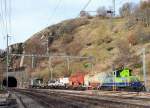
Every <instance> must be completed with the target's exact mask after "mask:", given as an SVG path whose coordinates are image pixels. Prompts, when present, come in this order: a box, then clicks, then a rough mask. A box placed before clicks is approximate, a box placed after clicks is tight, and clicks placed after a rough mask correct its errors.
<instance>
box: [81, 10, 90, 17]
mask: <svg viewBox="0 0 150 108" xmlns="http://www.w3.org/2000/svg"><path fill="white" fill-rule="evenodd" d="M80 17H90V14H89V13H88V12H87V11H81V12H80Z"/></svg>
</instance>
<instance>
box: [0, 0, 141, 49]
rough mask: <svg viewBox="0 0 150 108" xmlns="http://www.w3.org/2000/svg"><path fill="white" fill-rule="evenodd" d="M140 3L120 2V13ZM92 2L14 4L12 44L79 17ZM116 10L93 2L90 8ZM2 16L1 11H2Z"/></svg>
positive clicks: (1, 45)
mask: <svg viewBox="0 0 150 108" xmlns="http://www.w3.org/2000/svg"><path fill="white" fill-rule="evenodd" d="M128 1H131V2H134V3H138V2H139V1H140V0H116V10H118V9H119V8H120V7H121V5H122V4H123V3H125V2H128ZM87 2H88V0H11V29H9V31H11V32H9V35H10V36H11V37H10V38H9V44H13V43H18V42H24V41H26V40H27V39H28V38H30V37H31V36H32V35H33V34H35V33H37V32H39V31H41V30H42V29H44V28H46V27H47V26H50V25H53V24H56V23H58V22H61V21H63V20H66V19H70V18H75V17H77V16H78V14H79V12H80V11H81V9H82V8H83V7H84V6H85V4H86V3H87ZM100 6H105V7H107V8H110V7H112V0H92V1H91V3H90V4H89V5H88V7H87V8H86V10H87V11H95V10H96V9H97V8H98V7H100ZM0 12H1V11H0ZM1 25H2V18H1V16H0V49H5V48H6V34H5V33H4V31H3V29H2V28H3V26H1Z"/></svg>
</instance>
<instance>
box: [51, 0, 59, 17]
mask: <svg viewBox="0 0 150 108" xmlns="http://www.w3.org/2000/svg"><path fill="white" fill-rule="evenodd" d="M60 3H61V0H58V3H57V5H56V6H55V8H54V10H53V12H52V15H51V20H53V18H54V16H55V14H56V12H57V9H58V8H59V5H60Z"/></svg>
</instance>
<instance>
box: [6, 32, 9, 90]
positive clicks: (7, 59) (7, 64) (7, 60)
mask: <svg viewBox="0 0 150 108" xmlns="http://www.w3.org/2000/svg"><path fill="white" fill-rule="evenodd" d="M6 38H7V42H6V43H7V58H6V62H7V63H6V79H7V80H6V87H7V89H8V86H9V85H8V71H9V70H8V66H9V46H8V40H9V39H8V38H9V36H8V34H7V36H6Z"/></svg>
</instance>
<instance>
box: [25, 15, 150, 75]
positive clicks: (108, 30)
mask: <svg viewBox="0 0 150 108" xmlns="http://www.w3.org/2000/svg"><path fill="white" fill-rule="evenodd" d="M47 40H48V42H47ZM47 44H48V45H47ZM24 45H25V48H24V50H25V53H26V54H46V53H47V46H48V52H49V54H51V55H56V54H57V55H71V56H84V57H93V58H94V59H93V60H90V59H83V60H82V59H71V60H70V70H68V69H67V65H66V59H64V58H53V59H52V67H53V72H54V73H53V74H54V75H53V76H55V77H59V76H68V75H70V74H72V73H74V72H76V71H84V72H87V71H88V72H103V71H110V70H111V69H112V67H115V68H117V67H119V66H122V65H124V66H128V67H130V68H132V69H135V70H137V71H138V72H139V71H140V69H141V66H142V61H141V58H140V56H139V55H138V52H139V51H140V50H141V49H142V48H143V47H146V48H147V52H146V55H147V57H149V56H150V55H149V52H148V50H149V48H150V27H146V26H144V25H142V24H141V23H138V22H137V23H135V24H134V25H130V26H129V24H128V23H127V19H125V18H115V19H113V20H112V21H111V22H110V19H109V18H101V17H92V18H78V19H72V20H66V21H63V22H61V23H59V24H56V25H53V26H50V27H47V28H45V29H44V30H42V31H40V32H39V33H36V34H35V35H33V36H32V37H31V38H30V39H28V40H27V41H26V42H25V44H24ZM25 64H28V65H31V59H30V60H29V59H28V60H27V59H26V60H25ZM35 64H36V66H35V67H34V69H29V71H31V72H33V73H32V74H33V75H36V76H39V77H46V76H48V75H49V70H48V58H36V62H35ZM90 64H91V65H90ZM92 64H93V68H91V67H92Z"/></svg>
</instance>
